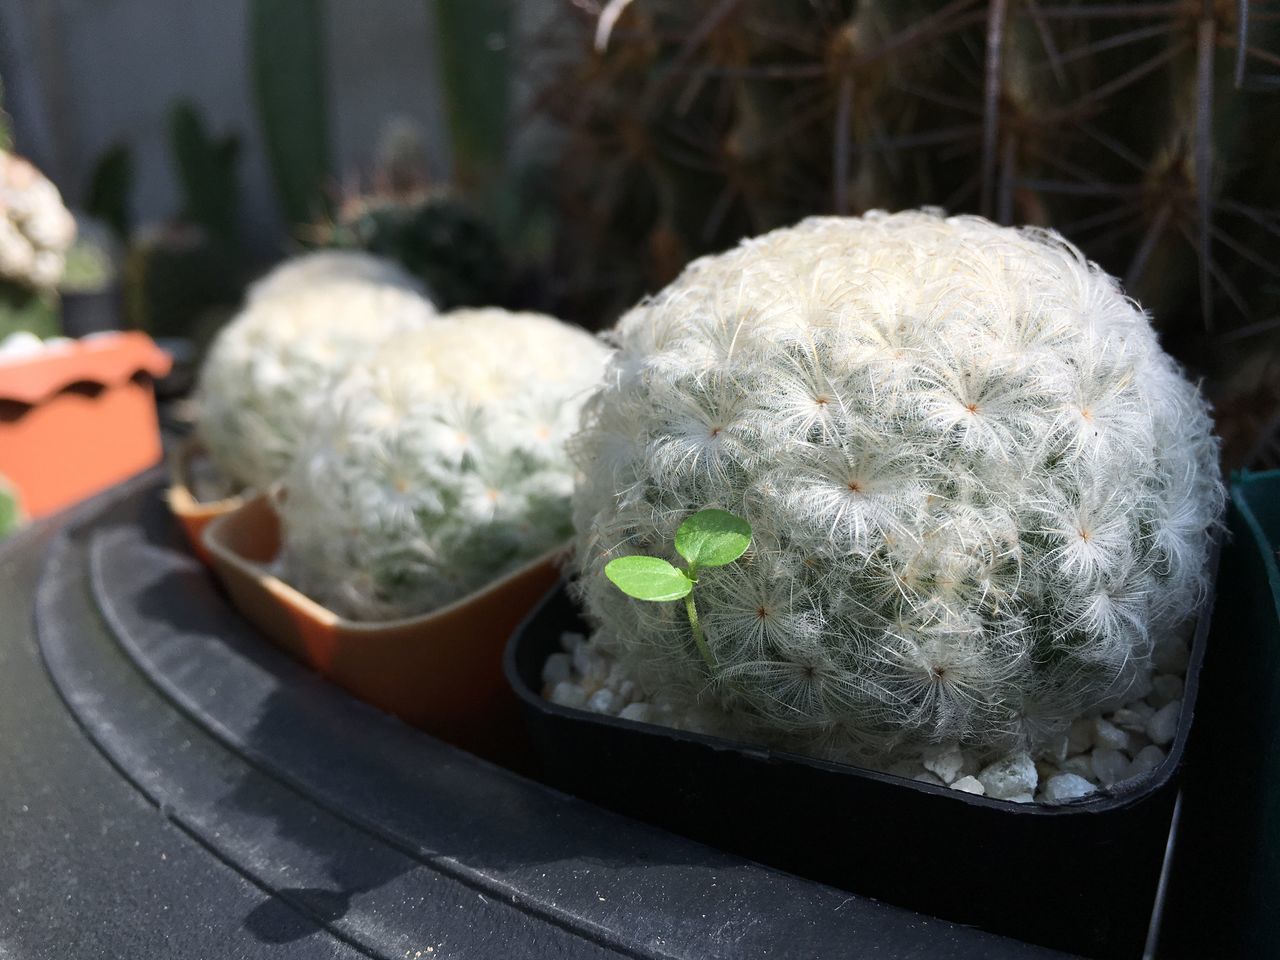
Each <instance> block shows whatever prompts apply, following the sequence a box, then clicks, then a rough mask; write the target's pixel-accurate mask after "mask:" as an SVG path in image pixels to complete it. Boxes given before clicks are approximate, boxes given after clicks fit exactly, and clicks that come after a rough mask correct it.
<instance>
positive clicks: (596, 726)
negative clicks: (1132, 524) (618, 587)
mask: <svg viewBox="0 0 1280 960" xmlns="http://www.w3.org/2000/svg"><path fill="white" fill-rule="evenodd" d="M1214 563H1215V567H1216V552H1215V559H1214ZM1210 615H1211V604H1209V605H1207V606H1206V607H1205V609H1204V610H1202V612H1201V614H1200V619H1199V622H1198V623H1197V626H1196V630H1195V634H1194V639H1193V641H1192V648H1191V660H1190V664H1189V666H1188V669H1187V677H1186V685H1185V692H1184V699H1183V710H1182V717H1181V721H1180V724H1179V727H1178V732H1177V736H1176V737H1175V739H1174V741H1173V744H1172V745H1171V747H1170V750H1169V756H1168V758H1167V759H1166V761H1165V762H1164V763H1163V764H1162V765H1161V766H1160V767H1159V768H1158V769H1156V770H1155V771H1153V772H1152V773H1151V774H1149V775H1147V776H1146V777H1145V778H1143V779H1141V780H1138V781H1133V782H1132V783H1131V786H1130V788H1129V789H1127V790H1126V791H1125V792H1123V793H1120V794H1117V795H1115V796H1095V797H1093V798H1089V799H1086V800H1083V801H1078V802H1074V803H1070V804H1064V805H1059V806H1046V805H1033V804H1014V803H1010V802H1007V801H1000V800H993V799H990V798H987V797H978V796H974V795H972V794H966V793H962V792H959V791H953V790H950V789H947V788H945V787H937V786H931V785H929V784H923V783H918V782H915V781H911V780H906V779H904V778H901V777H895V776H891V775H888V774H881V773H876V772H873V771H869V770H863V769H859V768H856V767H852V766H847V765H843V764H837V763H830V762H825V761H822V760H815V759H811V758H808V757H803V756H798V755H795V754H789V753H782V752H777V751H771V750H768V749H765V748H762V747H756V746H752V745H748V744H743V743H738V742H734V741H731V740H726V739H723V738H719V737H710V736H702V735H699V734H694V733H687V732H683V731H676V730H670V729H667V728H663V727H657V726H653V725H651V724H643V723H636V722H633V721H629V720H621V719H617V718H614V717H608V716H602V715H599V714H594V713H589V712H586V711H583V710H576V709H571V708H567V707H562V706H558V705H556V704H553V703H550V702H548V701H546V700H544V699H543V698H542V696H541V695H540V689H541V686H542V683H541V671H542V665H543V663H544V662H545V661H546V658H547V656H548V655H549V654H551V653H552V652H554V651H556V650H558V649H560V647H559V640H560V636H561V634H562V633H564V632H566V631H576V632H583V633H585V632H588V631H587V629H586V626H585V624H584V622H583V620H582V619H581V616H580V613H579V611H578V609H577V608H576V606H575V605H574V604H573V602H572V601H571V600H570V599H569V596H568V594H567V592H566V591H565V589H564V587H563V585H561V586H560V587H557V588H556V589H555V590H554V591H553V592H552V593H550V594H549V595H548V596H547V597H546V598H545V599H544V600H543V602H542V603H541V605H540V606H539V607H538V608H537V609H536V610H535V611H534V612H533V614H531V615H530V617H529V619H528V620H527V621H526V622H525V623H524V624H523V625H522V626H521V627H520V628H519V629H518V630H517V632H516V633H515V634H514V635H513V636H512V638H511V641H510V643H509V644H508V647H507V651H506V660H505V668H506V671H507V678H508V680H509V681H510V683H511V685H512V687H513V688H514V689H515V691H516V693H517V695H518V696H519V697H520V699H521V702H522V705H523V707H524V710H525V714H526V717H527V721H528V724H529V729H530V733H531V736H532V738H533V740H534V743H535V746H536V749H537V750H538V751H539V753H540V756H541V760H542V763H543V766H544V774H545V776H546V778H547V780H548V781H549V782H550V783H551V784H553V785H554V786H557V787H559V788H560V789H563V790H565V791H566V792H569V793H572V794H574V795H576V796H579V797H583V798H585V799H588V800H591V801H594V802H595V803H598V804H600V805H602V806H605V807H609V808H610V809H613V810H617V811H619V812H621V813H625V814H627V815H629V816H632V817H635V818H636V819H639V820H644V821H647V822H649V823H653V824H657V825H659V826H662V827H666V828H667V829H669V830H671V831H673V832H675V833H679V834H682V835H685V836H688V837H692V838H694V839H697V840H701V841H704V842H706V843H711V844H714V845H716V846H718V847H721V848H723V849H725V850H728V851H731V852H733V853H737V854H739V855H742V856H745V857H749V858H751V859H753V860H757V861H759V862H761V863H765V864H769V865H771V866H775V867H779V868H781V869H784V870H788V871H790V872H792V873H796V874H800V875H802V876H805V877H809V878H811V879H815V880H820V881H823V882H825V883H829V884H832V885H834V886H839V887H842V888H844V889H847V890H850V891H853V892H857V893H860V894H864V895H867V896H872V897H875V898H877V899H880V900H885V901H888V902H891V903H895V904H898V905H900V906H904V907H909V908H911V909H913V910H918V911H921V912H923V913H929V914H933V915H934V916H937V917H941V918H944V919H947V920H952V921H956V922H960V923H965V924H971V925H975V926H980V927H983V928H985V929H987V930H990V931H993V932H997V933H1002V934H1006V935H1009V936H1014V937H1018V938H1020V939H1023V940H1027V941H1030V942H1032V943H1039V944H1043V945H1045V946H1049V947H1054V948H1057V949H1060V950H1068V951H1072V952H1075V953H1082V954H1086V955H1089V956H1096V957H1138V956H1141V955H1142V954H1143V948H1144V944H1145V943H1146V941H1147V938H1148V930H1149V927H1151V926H1152V915H1153V908H1154V906H1155V903H1156V898H1157V889H1158V887H1159V885H1160V878H1161V873H1162V869H1163V865H1164V861H1165V854H1166V848H1167V845H1168V841H1169V835H1170V826H1171V820H1172V817H1173V810H1174V803H1175V799H1176V796H1177V785H1178V777H1179V767H1180V765H1181V762H1182V757H1183V752H1184V750H1185V748H1186V743H1187V736H1188V731H1189V729H1190V726H1191V721H1192V715H1193V709H1194V706H1195V696H1196V689H1197V681H1198V678H1199V673H1200V666H1201V662H1202V660H1203V658H1204V650H1205V638H1206V635H1207V632H1208V626H1209V621H1210Z"/></svg>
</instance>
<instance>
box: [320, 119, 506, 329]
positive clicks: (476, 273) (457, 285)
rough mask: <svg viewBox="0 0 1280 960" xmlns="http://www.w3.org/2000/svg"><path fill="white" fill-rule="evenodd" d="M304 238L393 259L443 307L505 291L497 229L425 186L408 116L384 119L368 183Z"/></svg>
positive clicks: (482, 302)
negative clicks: (385, 120)
mask: <svg viewBox="0 0 1280 960" xmlns="http://www.w3.org/2000/svg"><path fill="white" fill-rule="evenodd" d="M304 239H305V240H307V241H308V242H310V243H312V244H314V245H317V246H321V247H338V248H345V249H357V250H366V251H368V252H369V253H372V254H375V255H377V256H380V257H385V258H387V259H389V260H392V261H395V262H396V263H399V264H400V265H401V266H402V267H404V269H405V270H407V271H408V272H409V273H411V274H412V275H413V276H415V277H417V278H418V279H419V280H421V281H422V282H423V284H424V285H425V286H426V288H427V290H428V291H429V292H430V294H431V297H432V299H433V300H434V301H435V302H436V305H437V306H439V307H440V308H441V309H442V310H451V309H454V308H455V307H474V306H493V305H503V304H505V303H506V302H507V300H508V295H509V293H510V283H509V274H510V268H509V264H508V261H507V257H506V255H505V252H504V250H503V246H502V244H501V243H500V242H499V240H498V237H497V234H496V233H495V232H494V230H493V229H492V228H491V227H490V226H489V223H488V222H487V221H486V220H485V219H484V218H482V217H481V216H480V215H479V214H478V213H476V212H475V209H474V208H473V207H472V206H471V205H470V204H468V203H466V202H464V201H463V200H461V199H459V198H457V197H455V196H454V195H453V194H452V193H450V192H448V191H445V190H442V189H433V188H432V187H431V186H430V177H429V175H428V173H427V169H426V151H425V149H424V147H423V144H422V139H421V134H420V132H419V131H418V130H417V128H416V127H415V126H413V125H412V124H410V123H406V122H402V121H395V122H393V123H391V124H390V125H389V126H388V127H387V130H386V132H385V133H384V134H383V136H382V139H381V142H380V143H379V146H378V151H377V161H376V166H375V168H374V170H373V175H372V184H371V187H370V188H369V189H367V190H361V189H359V188H355V189H349V192H347V193H346V194H345V195H344V196H343V197H341V198H340V200H339V202H338V203H337V205H336V213H335V216H334V217H333V218H332V219H331V220H329V221H326V222H323V223H321V224H319V225H315V226H312V227H311V228H310V229H309V230H308V231H306V233H305V234H304Z"/></svg>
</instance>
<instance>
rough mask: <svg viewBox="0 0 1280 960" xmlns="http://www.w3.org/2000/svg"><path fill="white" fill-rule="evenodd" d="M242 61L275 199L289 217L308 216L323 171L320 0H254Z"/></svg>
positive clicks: (316, 209) (320, 199) (325, 138)
mask: <svg viewBox="0 0 1280 960" xmlns="http://www.w3.org/2000/svg"><path fill="white" fill-rule="evenodd" d="M249 64H250V69H251V71H252V80H253V89H254V97H255V100H256V105H257V112H258V122H259V123H260V124H261V129H262V135H263V139H264V141H265V143H266V148H267V159H268V161H269V163H270V166H271V175H272V178H273V180H274V182H275V187H276V193H277V194H278V196H279V200H280V206H281V208H282V209H283V211H284V214H285V217H286V218H287V219H288V220H289V221H290V222H291V223H295V224H298V223H309V222H310V221H311V220H312V219H313V218H315V217H316V216H318V215H319V214H321V213H322V212H323V210H324V207H325V195H324V187H325V181H326V179H327V178H328V176H329V124H328V111H329V100H328V92H327V81H326V72H325V55H324V7H323V3H322V0H253V2H251V3H250V4H249Z"/></svg>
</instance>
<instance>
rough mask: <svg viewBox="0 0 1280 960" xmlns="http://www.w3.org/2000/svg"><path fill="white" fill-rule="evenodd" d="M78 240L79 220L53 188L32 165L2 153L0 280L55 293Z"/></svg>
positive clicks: (0, 182) (4, 151) (0, 168)
mask: <svg viewBox="0 0 1280 960" xmlns="http://www.w3.org/2000/svg"><path fill="white" fill-rule="evenodd" d="M75 236H76V222H75V218H74V217H72V216H71V213H70V212H69V211H68V210H67V208H66V207H65V206H63V204H62V195H61V194H60V193H58V188H57V187H55V186H54V185H53V182H52V181H50V180H49V179H48V178H47V177H45V176H44V175H43V174H42V173H40V171H39V170H37V169H36V168H35V167H33V166H32V165H31V164H30V162H28V161H27V160H24V159H23V158H22V157H19V156H17V155H15V154H12V153H9V152H8V151H6V150H0V277H2V278H7V279H9V280H13V281H15V282H17V283H20V284H22V285H23V286H27V287H35V288H41V289H43V288H51V287H53V286H54V285H56V284H57V282H58V278H59V277H61V276H62V267H63V263H64V261H65V258H66V253H67V248H68V247H69V246H71V241H72V240H74V239H75Z"/></svg>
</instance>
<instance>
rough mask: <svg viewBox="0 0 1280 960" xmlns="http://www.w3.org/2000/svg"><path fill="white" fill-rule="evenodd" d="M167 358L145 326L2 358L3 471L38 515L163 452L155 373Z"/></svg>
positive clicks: (0, 459)
mask: <svg viewBox="0 0 1280 960" xmlns="http://www.w3.org/2000/svg"><path fill="white" fill-rule="evenodd" d="M171 365H172V361H171V360H170V357H169V355H168V354H167V353H165V352H164V351H163V350H161V349H160V348H159V347H157V346H156V345H155V344H154V343H153V342H152V341H151V338H150V337H148V336H147V335H146V334H143V333H112V334H105V335H101V336H95V337H92V338H89V339H86V340H81V341H77V342H74V343H69V344H66V345H64V346H61V347H56V348H51V349H49V350H47V351H44V352H42V353H40V354H38V355H36V356H34V357H29V358H22V359H17V360H11V361H4V360H0V473H3V474H4V475H5V476H7V477H8V478H9V480H10V482H12V484H13V486H14V487H15V489H17V491H18V495H19V497H20V498H21V500H22V504H23V507H24V509H25V510H26V512H27V514H28V515H29V516H32V517H40V516H44V515H45V514H49V513H53V512H54V511H56V510H61V509H62V508H63V507H66V506H69V505H70V504H73V503H75V502H76V501H78V500H83V499H84V498H85V497H88V496H91V495H92V494H95V493H97V492H99V491H100V490H104V489H106V488H107V487H109V486H111V485H112V484H115V483H118V482H119V481H121V480H123V479H125V478H126V477H129V476H132V475H133V474H135V473H138V472H139V471H141V470H145V469H146V468H147V467H150V466H153V465H154V464H156V463H158V462H159V461H160V457H161V447H160V426H159V423H158V422H157V419H156V403H155V394H154V392H153V390H152V381H153V380H154V379H155V378H156V377H161V376H164V374H166V373H167V372H168V371H169V368H170V366H171Z"/></svg>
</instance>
